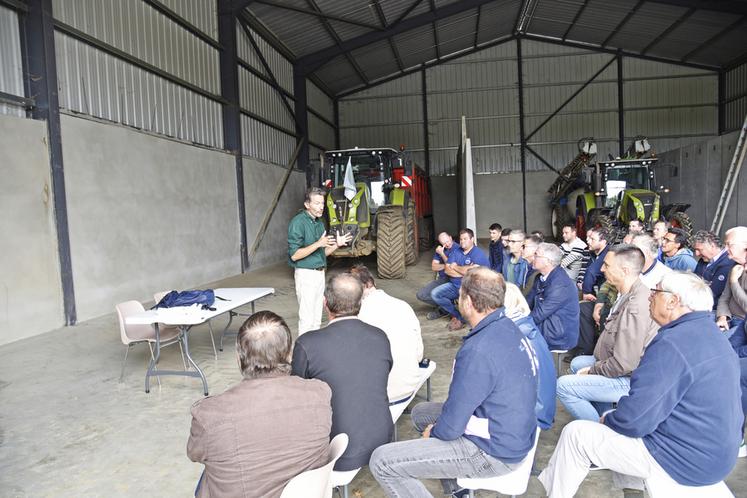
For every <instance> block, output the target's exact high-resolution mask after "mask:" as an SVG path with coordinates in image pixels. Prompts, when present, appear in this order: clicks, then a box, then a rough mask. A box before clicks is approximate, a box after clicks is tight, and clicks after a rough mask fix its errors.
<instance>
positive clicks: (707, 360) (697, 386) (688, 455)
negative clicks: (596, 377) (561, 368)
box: [604, 311, 744, 486]
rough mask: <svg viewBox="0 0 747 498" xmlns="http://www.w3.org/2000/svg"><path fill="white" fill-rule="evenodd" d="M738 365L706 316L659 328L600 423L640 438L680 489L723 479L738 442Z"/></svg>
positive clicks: (689, 317)
mask: <svg viewBox="0 0 747 498" xmlns="http://www.w3.org/2000/svg"><path fill="white" fill-rule="evenodd" d="M739 376H740V371H739V363H738V359H737V356H736V355H735V354H734V351H732V349H731V346H730V345H729V341H727V340H726V337H725V336H724V334H723V333H722V332H721V331H720V330H719V329H718V327H716V324H715V322H714V321H713V314H712V313H711V312H709V311H694V312H691V313H687V314H686V315H683V316H681V317H680V318H678V319H677V320H674V321H673V322H671V323H668V324H666V325H664V326H663V327H661V328H660V329H659V332H658V333H657V334H656V336H655V337H654V338H653V340H652V341H651V343H650V344H649V345H648V347H647V348H646V351H645V352H644V353H643V357H642V358H641V363H640V364H639V365H638V368H636V369H635V370H634V371H633V375H632V376H631V379H630V392H629V394H628V395H627V396H623V397H622V398H621V399H620V401H619V402H618V403H617V410H615V411H613V412H610V413H609V414H607V416H606V417H605V419H604V423H605V424H606V425H607V426H608V427H610V428H611V429H612V430H614V431H615V432H617V433H619V434H622V435H624V436H628V437H633V438H642V439H643V444H645V445H646V448H647V449H648V451H649V453H650V454H651V456H652V457H653V458H654V460H656V462H657V463H658V464H659V465H661V467H662V468H663V469H664V470H665V471H666V472H667V474H668V475H669V476H670V477H671V478H672V479H674V480H675V481H677V482H678V483H679V484H682V485H685V486H706V485H709V484H714V483H717V482H719V481H721V480H723V479H724V478H725V477H726V476H727V475H729V472H731V470H732V468H733V467H734V464H735V463H736V460H737V452H738V450H739V444H740V441H741V440H742V421H743V418H744V417H743V415H742V406H741V402H740V397H741V393H740V387H739Z"/></svg>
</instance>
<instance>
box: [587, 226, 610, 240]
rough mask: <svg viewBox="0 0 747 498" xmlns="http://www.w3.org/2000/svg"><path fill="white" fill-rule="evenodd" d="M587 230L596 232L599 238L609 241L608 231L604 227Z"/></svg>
mask: <svg viewBox="0 0 747 498" xmlns="http://www.w3.org/2000/svg"><path fill="white" fill-rule="evenodd" d="M589 231H590V232H594V233H595V234H597V237H599V240H603V241H605V242H609V241H610V233H609V232H608V231H607V229H606V228H604V227H596V228H594V229H593V230H589Z"/></svg>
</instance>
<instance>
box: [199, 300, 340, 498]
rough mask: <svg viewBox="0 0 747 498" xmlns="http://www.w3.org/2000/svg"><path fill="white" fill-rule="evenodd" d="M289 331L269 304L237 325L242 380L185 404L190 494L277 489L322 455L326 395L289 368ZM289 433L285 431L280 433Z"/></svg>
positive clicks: (328, 422) (328, 421) (327, 424)
mask: <svg viewBox="0 0 747 498" xmlns="http://www.w3.org/2000/svg"><path fill="white" fill-rule="evenodd" d="M291 346H292V340H291V333H290V330H289V329H288V325H286V323H285V321H284V320H283V319H282V318H280V317H279V316H277V315H276V314H275V313H273V312H271V311H258V312H257V313H254V314H253V315H252V316H251V317H250V318H249V319H248V320H247V321H246V322H244V324H243V325H242V326H241V328H240V329H239V334H238V336H237V337H236V353H237V355H236V356H237V359H238V362H239V368H240V369H241V374H242V376H243V380H242V381H241V382H240V383H238V384H237V385H235V386H233V387H231V388H230V389H228V390H227V391H226V392H224V393H223V394H218V395H217V396H210V397H207V398H203V399H200V400H198V401H197V402H195V404H194V405H192V430H191V433H190V436H189V442H188V443H187V456H189V459H190V460H192V461H193V462H199V463H202V464H204V465H205V472H204V473H203V475H202V478H201V479H200V484H199V485H198V489H197V491H196V492H195V495H196V496H198V497H203V496H204V497H207V496H245V494H246V490H247V489H250V490H251V492H252V495H253V496H273V497H278V496H280V494H281V493H282V491H283V488H284V487H285V485H286V484H287V483H288V481H290V480H291V479H292V478H293V477H295V476H296V475H298V474H300V473H301V472H305V471H307V470H311V469H315V468H318V467H321V466H322V465H325V464H326V463H327V448H328V447H329V432H330V428H331V426H332V408H331V407H330V398H331V396H332V394H331V392H330V389H329V386H328V385H327V384H325V383H324V382H322V381H319V380H306V379H299V378H298V377H293V376H291V375H290V370H291V366H290V364H289V359H290V353H291ZM288 434H293V437H288Z"/></svg>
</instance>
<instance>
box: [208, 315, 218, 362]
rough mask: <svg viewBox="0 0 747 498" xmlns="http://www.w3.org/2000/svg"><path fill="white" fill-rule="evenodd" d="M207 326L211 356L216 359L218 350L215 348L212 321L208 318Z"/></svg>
mask: <svg viewBox="0 0 747 498" xmlns="http://www.w3.org/2000/svg"><path fill="white" fill-rule="evenodd" d="M208 328H209V329H210V342H212V343H213V356H215V359H216V360H217V359H218V351H216V350H215V337H213V322H211V321H210V320H208Z"/></svg>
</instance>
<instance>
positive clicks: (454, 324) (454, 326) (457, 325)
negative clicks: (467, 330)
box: [448, 316, 464, 332]
mask: <svg viewBox="0 0 747 498" xmlns="http://www.w3.org/2000/svg"><path fill="white" fill-rule="evenodd" d="M448 327H449V330H451V331H452V332H454V331H457V330H461V329H463V328H464V324H463V323H462V321H461V320H460V319H459V318H457V317H455V316H452V317H451V321H450V322H449V325H448Z"/></svg>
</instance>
